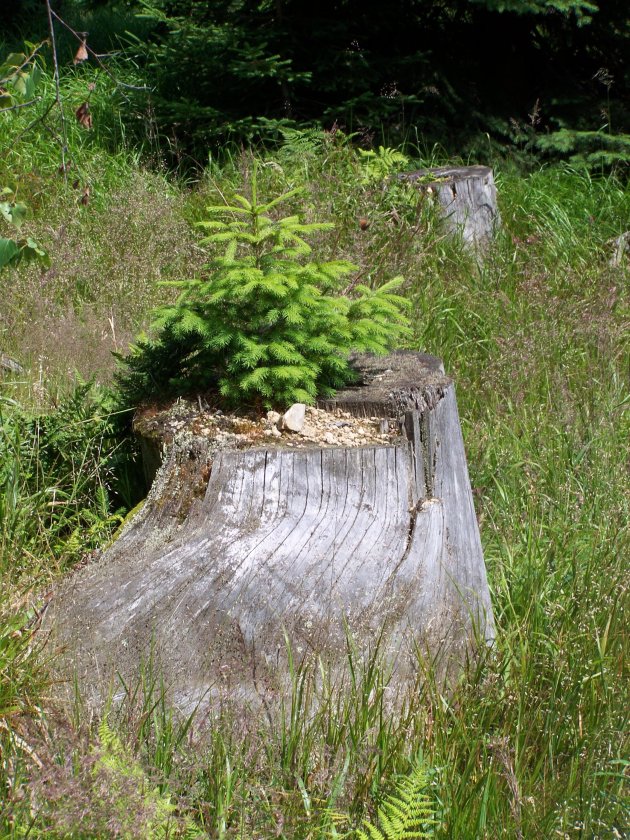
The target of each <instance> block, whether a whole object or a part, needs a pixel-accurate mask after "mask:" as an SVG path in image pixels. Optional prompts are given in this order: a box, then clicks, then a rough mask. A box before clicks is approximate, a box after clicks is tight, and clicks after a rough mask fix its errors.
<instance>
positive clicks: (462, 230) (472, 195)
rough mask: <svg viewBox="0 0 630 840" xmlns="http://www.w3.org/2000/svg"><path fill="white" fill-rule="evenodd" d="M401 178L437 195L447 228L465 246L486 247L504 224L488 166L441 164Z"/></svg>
mask: <svg viewBox="0 0 630 840" xmlns="http://www.w3.org/2000/svg"><path fill="white" fill-rule="evenodd" d="M400 177H401V178H402V179H404V180H405V181H409V182H411V183H416V184H418V187H419V188H420V189H422V190H424V191H425V193H427V194H428V195H433V196H435V197H436V198H437V203H438V205H439V207H440V213H441V215H442V216H443V217H444V220H445V224H446V227H447V229H448V230H449V231H450V233H451V234H454V235H456V236H461V237H462V239H463V241H464V243H465V244H466V245H469V246H473V247H476V248H483V247H485V246H486V245H487V244H488V242H489V241H490V240H491V239H492V237H493V236H494V233H495V231H496V229H497V228H498V227H499V225H500V224H501V217H500V215H499V208H498V206H497V190H496V186H495V184H494V177H493V174H492V169H490V167H489V166H442V167H438V168H434V169H419V170H418V171H417V172H405V173H404V174H403V175H401V176H400Z"/></svg>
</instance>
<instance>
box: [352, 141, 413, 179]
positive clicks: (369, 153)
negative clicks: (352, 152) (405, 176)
mask: <svg viewBox="0 0 630 840" xmlns="http://www.w3.org/2000/svg"><path fill="white" fill-rule="evenodd" d="M359 155H360V156H361V160H362V163H363V181H364V183H366V184H369V183H370V182H372V181H381V180H383V178H387V176H388V175H391V174H392V173H393V172H396V171H398V170H399V169H401V168H402V167H403V166H406V165H407V164H408V163H409V158H408V157H407V156H406V155H404V154H403V153H402V152H399V151H398V150H397V149H390V148H389V147H387V148H385V147H384V146H379V147H378V151H374V150H373V149H368V150H366V149H359Z"/></svg>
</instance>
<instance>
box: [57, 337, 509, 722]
mask: <svg viewBox="0 0 630 840" xmlns="http://www.w3.org/2000/svg"><path fill="white" fill-rule="evenodd" d="M355 361H356V365H357V368H358V369H359V371H360V372H361V376H362V380H363V384H361V385H358V386H356V387H354V388H349V389H347V390H345V391H342V392H340V393H339V394H338V395H337V398H336V400H334V401H328V402H326V403H324V404H323V405H325V406H326V407H328V408H330V409H332V408H334V407H339V406H341V407H343V408H344V409H345V410H347V411H349V412H352V413H353V414H356V415H359V416H365V415H368V416H378V417H383V418H389V420H388V422H390V423H398V422H400V424H401V429H402V431H403V433H401V434H400V436H399V437H398V438H397V439H396V441H395V442H394V443H393V444H391V445H383V446H364V447H358V448H348V447H323V448H321V447H313V446H311V447H306V448H298V449H291V448H287V447H286V446H285V447H282V446H281V445H278V446H274V445H271V444H270V445H269V446H265V447H260V446H259V447H254V448H250V449H245V450H226V449H221V448H219V449H218V450H217V449H216V447H214V446H213V444H212V442H209V441H208V440H202V439H200V438H198V437H195V436H194V435H191V434H187V433H186V434H183V435H182V436H181V437H179V438H176V440H175V441H174V442H173V444H172V445H171V447H170V450H169V452H168V455H167V457H166V460H165V463H164V464H163V465H162V467H161V468H160V471H159V473H158V476H157V478H156V480H155V482H154V485H153V488H152V490H151V493H150V495H149V498H148V500H147V502H146V504H145V506H144V508H143V509H142V511H141V512H140V513H139V514H138V515H137V516H136V517H135V518H134V519H133V520H132V521H131V522H130V524H129V525H128V526H127V528H126V529H125V530H124V531H123V533H122V535H121V536H120V537H119V538H118V539H117V540H116V541H115V542H114V544H113V545H112V546H111V547H110V548H108V549H107V550H106V551H105V552H104V554H103V555H102V556H101V557H100V558H99V559H98V560H96V561H93V562H91V563H89V564H88V565H87V566H85V567H83V568H80V569H78V570H77V571H76V572H75V573H74V574H73V575H72V576H71V578H70V579H69V580H67V581H66V582H64V583H63V584H62V585H61V586H60V587H59V588H58V590H57V591H56V592H55V593H54V595H53V597H52V600H51V602H50V605H49V608H48V610H47V613H46V616H45V622H44V626H45V628H48V629H50V630H51V632H52V638H53V640H54V641H55V642H56V643H58V644H59V645H61V647H62V648H63V650H64V651H65V653H64V658H63V660H62V663H63V670H65V674H66V676H68V677H70V675H71V672H72V671H73V669H76V674H77V676H78V680H79V684H80V685H81V687H82V689H83V692H84V693H86V694H88V695H91V696H92V698H93V699H95V698H98V697H99V696H100V697H102V694H103V692H104V690H105V689H104V687H105V686H107V684H108V682H109V680H111V679H112V678H113V676H114V674H115V672H119V673H120V674H121V675H122V676H123V677H124V678H125V680H127V681H128V680H132V681H133V678H134V674H136V673H137V671H138V667H139V664H140V662H141V660H142V659H145V660H146V659H148V658H149V656H150V655H152V656H153V658H154V660H155V659H157V660H159V662H160V667H161V668H162V669H163V673H164V677H165V680H166V684H167V685H168V686H169V690H170V692H171V698H172V700H173V701H174V702H175V703H176V704H177V705H178V706H180V707H181V708H183V709H186V708H190V706H191V705H192V704H195V703H197V702H198V701H199V700H200V698H202V697H205V698H206V700H207V701H208V702H211V701H212V698H213V697H214V696H216V695H221V694H222V693H223V692H227V693H228V694H229V696H230V697H231V698H232V699H234V698H235V697H240V698H241V699H244V700H245V701H254V702H256V699H257V697H259V696H260V694H261V691H262V692H265V693H268V692H271V693H273V691H275V690H276V689H281V688H282V687H283V684H284V682H285V677H286V675H287V668H286V657H285V633H286V637H288V639H289V640H290V643H291V645H292V648H293V653H294V656H304V655H310V654H316V655H318V656H321V657H322V659H323V660H324V661H325V662H328V663H329V664H330V665H331V666H332V667H334V666H335V662H339V661H340V660H341V659H343V656H344V651H345V638H344V634H345V632H346V628H349V631H350V632H351V633H352V635H353V637H354V639H355V642H356V645H357V648H358V649H359V650H366V649H367V648H368V647H369V646H370V645H373V644H374V643H375V640H376V639H377V638H379V639H380V640H381V641H380V644H381V650H382V652H383V655H384V656H386V657H387V658H388V659H389V660H390V662H391V663H393V665H394V667H395V668H396V671H397V676H398V678H399V680H400V683H399V684H401V685H402V684H404V682H405V680H406V679H409V680H411V679H413V678H414V674H415V671H416V668H417V652H418V650H421V651H428V652H429V653H430V655H431V656H433V657H436V658H438V659H439V660H440V662H444V663H446V662H448V661H449V660H450V659H451V658H452V657H453V656H455V657H456V658H457V659H459V660H461V657H462V656H463V655H465V652H466V653H467V652H468V651H469V650H470V649H471V648H472V647H474V646H475V645H476V644H479V643H481V644H482V645H483V644H484V641H485V642H487V641H489V640H491V639H492V638H493V632H494V629H493V619H492V609H491V604H490V597H489V592H488V586H487V582H486V572H485V568H484V561H483V555H482V550H481V543H480V539H479V532H478V527H477V520H476V517H475V511H474V508H473V501H472V496H471V490H470V484H469V479H468V472H467V467H466V458H465V453H464V447H463V441H462V435H461V431H460V425H459V420H458V414H457V406H456V401H455V390H454V386H453V383H452V381H451V380H450V379H449V378H448V377H447V376H445V375H444V372H443V368H442V366H441V363H440V362H439V361H438V360H436V359H434V358H433V357H430V356H423V355H421V354H418V353H397V354H394V355H392V356H388V357H381V358H377V357H371V356H359V357H357V359H356V360H355ZM265 702H267V701H265Z"/></svg>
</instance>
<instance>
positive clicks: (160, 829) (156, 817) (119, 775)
mask: <svg viewBox="0 0 630 840" xmlns="http://www.w3.org/2000/svg"><path fill="white" fill-rule="evenodd" d="M98 739H99V744H100V749H99V750H98V755H99V757H98V761H97V762H96V764H95V766H94V773H95V776H96V775H99V774H100V775H102V776H103V775H104V776H105V778H106V779H107V781H108V788H109V796H110V800H111V802H110V807H111V808H112V810H113V811H114V812H118V813H117V814H116V815H117V816H118V818H119V820H120V822H121V834H120V835H119V836H121V837H125V838H130V840H131V837H132V836H134V834H135V832H136V830H137V826H135V827H134V828H131V823H132V820H131V819H130V815H131V814H133V811H134V807H133V806H134V805H136V803H133V802H130V801H128V800H127V797H128V796H129V794H128V793H127V791H135V792H136V794H137V796H139V797H140V798H141V800H142V806H143V810H144V811H145V812H146V814H147V819H146V822H145V825H144V829H143V836H144V837H145V838H147V840H166V838H168V837H174V836H177V837H181V838H184V840H200V838H202V837H205V836H206V834H205V833H204V832H202V831H201V830H200V829H199V828H198V827H197V826H196V825H195V824H194V822H193V821H192V820H190V819H188V818H185V817H184V818H181V817H177V816H176V811H177V809H176V806H175V805H174V804H173V802H172V801H171V797H170V796H169V795H168V794H167V793H161V792H160V789H159V788H158V787H156V786H153V785H152V784H151V782H150V780H149V777H148V776H147V774H146V772H145V770H144V769H143V767H142V765H141V764H140V762H139V761H138V760H137V759H136V758H135V757H134V756H133V755H132V754H131V751H130V750H129V748H128V747H127V746H126V745H125V744H123V742H122V741H121V739H120V737H119V736H118V735H117V734H116V732H114V730H113V729H112V728H111V727H110V725H109V723H108V720H107V718H106V717H104V718H103V719H102V720H101V722H100V723H99V725H98ZM96 790H97V787H96V786H95V791H96ZM136 810H137V805H136Z"/></svg>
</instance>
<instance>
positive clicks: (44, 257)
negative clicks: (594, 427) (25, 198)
mask: <svg viewBox="0 0 630 840" xmlns="http://www.w3.org/2000/svg"><path fill="white" fill-rule="evenodd" d="M0 197H2V200H1V201H0V217H1V218H2V219H4V221H5V222H6V223H7V224H8V225H10V226H11V227H13V228H15V229H16V230H18V231H19V230H20V228H21V227H22V222H23V221H24V218H25V216H26V214H27V212H28V209H27V207H26V204H24V203H23V202H21V201H20V202H18V201H15V195H14V193H13V190H11V189H9V187H4V188H3V189H2V190H0ZM33 259H34V260H39V261H40V262H41V263H42V264H43V265H46V266H47V265H50V258H49V256H48V254H47V253H46V251H44V249H43V248H42V247H41V246H40V245H38V244H37V242H36V241H35V240H34V239H33V238H32V237H30V236H26V237H22V238H20V239H17V240H16V239H9V238H7V237H4V236H0V270H2V269H3V268H4V267H5V266H7V265H19V263H21V262H22V261H25V260H33Z"/></svg>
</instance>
